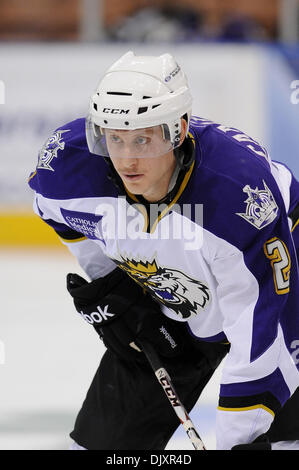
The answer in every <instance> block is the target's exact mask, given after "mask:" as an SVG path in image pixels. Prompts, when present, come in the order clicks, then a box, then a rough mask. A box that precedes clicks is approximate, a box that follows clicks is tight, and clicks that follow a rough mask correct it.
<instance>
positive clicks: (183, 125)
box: [180, 118, 187, 145]
mask: <svg viewBox="0 0 299 470" xmlns="http://www.w3.org/2000/svg"><path fill="white" fill-rule="evenodd" d="M186 131H187V121H186V119H184V118H181V138H180V145H182V143H183V142H184V140H185V137H186Z"/></svg>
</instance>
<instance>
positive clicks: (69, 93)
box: [0, 43, 299, 450]
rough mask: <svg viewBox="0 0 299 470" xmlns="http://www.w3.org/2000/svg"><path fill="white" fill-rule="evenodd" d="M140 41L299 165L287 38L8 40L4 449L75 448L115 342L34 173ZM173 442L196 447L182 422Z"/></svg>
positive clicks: (211, 394)
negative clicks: (68, 284)
mask: <svg viewBox="0 0 299 470" xmlns="http://www.w3.org/2000/svg"><path fill="white" fill-rule="evenodd" d="M129 49H133V50H135V51H136V53H141V54H143V53H153V54H160V53H163V52H165V51H166V50H167V51H169V52H172V53H174V54H175V55H176V57H177V59H178V61H179V62H180V63H181V65H182V66H183V67H184V70H185V71H186V73H187V74H188V77H189V83H190V85H191V87H192V93H193V95H194V112H195V113H198V114H200V115H201V116H204V117H206V118H210V119H214V120H216V121H217V122H221V123H223V124H226V125H229V126H231V125H232V126H234V127H237V128H240V129H242V130H243V131H245V132H247V133H248V134H249V135H251V136H252V137H253V138H256V139H258V140H260V142H261V143H262V144H263V145H266V146H267V148H268V149H269V150H270V153H271V155H272V157H273V158H274V159H275V158H276V159H279V160H281V161H283V162H285V163H286V164H288V165H290V167H291V168H292V169H293V170H294V173H295V175H296V176H297V178H298V177H299V159H298V149H299V133H298V110H299V107H298V106H299V103H297V105H294V104H292V103H291V94H292V89H291V83H292V81H293V80H295V79H297V78H298V77H297V76H296V73H295V72H294V71H292V70H291V69H290V68H289V66H288V65H287V64H286V62H285V61H284V59H283V58H282V56H281V54H280V52H279V50H276V49H275V48H272V47H261V46H260V45H247V44H244V45H238V44H234V45H231V44H208V45H203V44H201V45H198V44H193V45H176V44H173V45H169V47H168V45H165V46H163V48H161V47H159V46H157V45H156V46H147V45H143V44H141V45H140V44H139V45H131V44H123V45H120V44H119V45H106V44H105V45H100V46H98V45H94V44H93V45H92V44H88V45H86V44H85V45H82V44H81V45H79V44H60V43H55V44H22V45H20V44H4V43H2V44H0V57H1V67H2V68H1V76H0V81H1V80H2V81H3V84H5V103H3V104H2V105H1V108H0V111H1V116H0V117H1V119H0V149H1V152H0V158H1V165H0V229H1V230H0V282H1V284H0V286H1V287H0V289H1V297H0V298H1V301H2V302H1V307H2V308H1V314H0V325H1V327H0V449H1V450H2V449H53V450H55V449H67V448H68V447H69V444H70V439H69V437H68V435H69V432H70V431H71V430H72V428H73V424H74V420H75V418H76V415H77V412H78V410H79V408H80V406H81V403H82V401H83V399H84V397H85V394H86V391H87V389H88V387H89V384H90V382H91V380H92V378H93V375H94V373H95V371H96V368H97V366H98V363H99V360H100V357H101V355H102V354H103V346H102V344H101V342H100V341H99V340H98V338H97V335H96V334H95V332H94V331H93V329H92V328H91V327H90V326H89V325H88V324H86V323H85V322H84V321H83V320H82V319H81V317H79V315H78V314H76V312H75V310H74V308H73V305H72V302H71V299H70V297H69V296H68V294H67V292H66V289H65V277H66V274H67V273H68V272H71V271H73V272H78V273H80V269H79V267H78V265H77V262H76V261H75V259H73V258H72V257H71V255H69V254H68V252H67V250H66V249H65V248H63V247H61V248H60V249H58V248H57V246H58V244H59V241H58V240H57V237H56V236H55V234H54V233H52V232H51V231H50V230H49V229H48V228H47V226H46V224H43V223H42V222H40V221H37V217H36V216H34V215H33V212H32V198H33V194H32V192H31V191H30V190H29V188H28V186H27V178H28V176H29V173H30V172H31V171H32V170H34V168H35V166H36V159H37V152H38V150H39V149H40V147H41V145H42V144H43V142H44V140H45V139H46V138H47V137H48V136H49V135H50V134H49V133H50V132H52V131H53V129H54V128H56V127H57V126H59V125H60V124H61V123H65V122H67V121H68V120H70V119H74V118H77V117H78V116H83V115H85V114H86V110H87V102H88V98H89V95H90V93H91V92H92V90H93V89H94V87H95V85H96V82H97V81H98V77H99V75H100V74H101V72H102V71H103V70H104V69H105V68H106V67H107V66H108V65H110V63H111V62H112V61H113V60H116V59H117V58H118V57H119V56H120V54H121V53H123V52H126V51H127V50H129ZM78 64H79V65H80V66H78ZM20 70H21V72H22V73H20ZM70 84H71V86H70ZM22 244H24V245H23V248H22ZM47 244H48V247H49V248H48V249H47ZM42 245H44V248H43V249H42V248H41V246H42ZM26 247H27V248H26ZM51 247H52V248H51ZM81 274H83V273H82V272H81ZM219 376H220V370H219V371H218V372H217V373H216V376H215V378H214V380H213V381H212V382H211V383H210V384H209V385H208V386H207V388H206V389H205V391H204V393H203V396H202V398H201V399H200V401H199V402H198V404H197V405H196V406H195V408H194V410H193V412H192V413H191V417H192V419H193V420H194V422H195V424H196V425H197V427H198V430H199V433H200V434H201V436H202V438H203V440H204V442H205V444H206V446H207V448H208V449H214V448H215V435H214V431H215V413H216V406H217V396H218V384H219ZM168 449H192V446H191V444H190V443H189V441H188V439H187V437H186V436H185V432H184V431H183V430H182V428H181V427H180V428H179V429H178V431H177V432H176V434H175V436H174V437H173V439H172V440H171V442H170V443H169V445H168Z"/></svg>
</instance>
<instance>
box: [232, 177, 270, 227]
mask: <svg viewBox="0 0 299 470" xmlns="http://www.w3.org/2000/svg"><path fill="white" fill-rule="evenodd" d="M263 184H264V189H258V188H257V187H256V188H255V189H253V188H251V187H250V186H249V184H246V186H244V188H243V192H244V193H247V194H248V198H247V199H246V200H245V201H244V202H245V203H246V212H244V213H241V212H237V213H236V215H239V216H240V217H242V218H243V219H245V220H246V221H247V222H249V223H250V224H251V225H253V226H254V227H255V228H257V229H258V230H261V229H262V228H264V227H266V226H267V225H269V224H271V222H273V220H274V219H275V217H276V216H277V213H278V206H277V204H276V202H275V199H274V197H273V194H272V192H271V191H270V189H269V188H268V186H267V185H266V183H265V181H264V180H263Z"/></svg>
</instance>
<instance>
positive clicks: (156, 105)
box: [152, 104, 160, 109]
mask: <svg viewBox="0 0 299 470" xmlns="http://www.w3.org/2000/svg"><path fill="white" fill-rule="evenodd" d="M158 106H160V105H159V104H154V105H153V106H152V109H155V108H157V107H158Z"/></svg>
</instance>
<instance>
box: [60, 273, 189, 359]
mask: <svg viewBox="0 0 299 470" xmlns="http://www.w3.org/2000/svg"><path fill="white" fill-rule="evenodd" d="M67 289H68V291H69V293H70V294H71V296H72V297H73V299H74V304H75V307H76V310H77V311H78V312H79V313H80V315H81V316H82V317H83V318H84V319H85V320H86V321H87V322H88V323H90V324H92V325H93V327H94V328H95V330H96V331H97V333H98V334H99V336H100V338H101V339H102V340H103V342H104V344H105V346H106V347H107V348H108V349H110V350H112V351H113V352H114V353H116V354H117V355H118V356H119V357H121V358H122V359H137V360H138V359H141V360H144V357H145V356H144V355H143V353H142V354H140V352H141V342H142V339H146V340H147V341H149V342H151V343H152V344H153V345H154V346H155V347H156V349H157V351H158V352H159V354H161V355H162V356H164V357H170V358H171V357H174V356H177V355H178V354H180V353H181V352H182V350H183V343H184V341H183V338H184V337H185V336H184V334H185V325H184V324H181V323H179V322H176V321H174V320H170V319H169V318H167V317H166V316H165V315H164V314H163V313H162V312H161V310H160V307H159V305H158V304H157V303H156V302H155V301H154V300H153V299H152V298H151V296H150V295H149V294H147V293H145V292H144V290H143V289H142V287H140V286H139V285H138V284H137V283H136V282H135V281H134V280H132V279H131V278H130V277H129V276H128V275H127V274H125V273H124V272H123V271H121V269H119V268H116V269H115V270H114V271H112V272H111V273H109V274H107V275H106V276H105V277H103V278H99V279H96V280H94V281H92V282H87V281H86V280H85V279H83V278H82V277H80V276H78V275H77V274H68V275H67ZM183 330H184V331H183Z"/></svg>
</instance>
